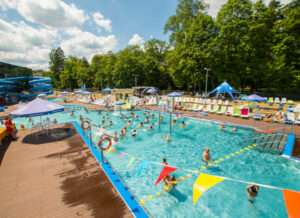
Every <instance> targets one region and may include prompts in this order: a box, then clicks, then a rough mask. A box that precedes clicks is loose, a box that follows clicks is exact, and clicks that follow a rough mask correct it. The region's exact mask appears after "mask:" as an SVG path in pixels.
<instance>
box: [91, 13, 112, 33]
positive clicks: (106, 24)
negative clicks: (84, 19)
mask: <svg viewBox="0 0 300 218" xmlns="http://www.w3.org/2000/svg"><path fill="white" fill-rule="evenodd" d="M93 18H94V21H95V23H96V24H97V25H98V26H100V27H102V28H104V29H105V30H106V31H107V32H111V31H112V28H111V20H109V19H104V17H103V15H102V14H101V13H100V12H96V13H93Z"/></svg>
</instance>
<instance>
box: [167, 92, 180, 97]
mask: <svg viewBox="0 0 300 218" xmlns="http://www.w3.org/2000/svg"><path fill="white" fill-rule="evenodd" d="M180 96H182V94H180V93H178V92H172V93H170V94H168V97H172V98H174V97H180Z"/></svg>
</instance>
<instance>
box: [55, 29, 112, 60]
mask: <svg viewBox="0 0 300 218" xmlns="http://www.w3.org/2000/svg"><path fill="white" fill-rule="evenodd" d="M66 33H67V34H68V35H70V36H71V37H70V38H69V39H65V40H63V41H62V43H61V45H60V46H61V48H62V49H63V50H64V51H65V54H66V55H67V56H68V55H74V56H78V57H82V56H85V57H87V58H88V59H89V60H91V58H92V56H93V55H94V54H103V53H106V52H108V51H113V50H114V49H115V48H116V46H117V40H116V38H115V36H114V35H109V36H96V35H94V34H93V33H90V32H82V31H81V30H79V29H76V28H74V29H70V30H68V31H67V32H66Z"/></svg>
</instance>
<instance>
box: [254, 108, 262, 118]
mask: <svg viewBox="0 0 300 218" xmlns="http://www.w3.org/2000/svg"><path fill="white" fill-rule="evenodd" d="M253 119H254V120H262V119H263V116H262V115H261V110H259V109H258V110H255V111H254V115H253Z"/></svg>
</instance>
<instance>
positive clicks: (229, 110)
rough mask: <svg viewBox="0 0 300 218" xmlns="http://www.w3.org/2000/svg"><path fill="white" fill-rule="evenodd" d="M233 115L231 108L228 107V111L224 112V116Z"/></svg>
mask: <svg viewBox="0 0 300 218" xmlns="http://www.w3.org/2000/svg"><path fill="white" fill-rule="evenodd" d="M232 114H233V107H229V108H228V110H227V111H226V113H225V115H227V116H231V115H232Z"/></svg>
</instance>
